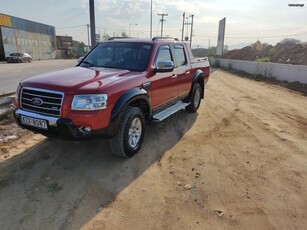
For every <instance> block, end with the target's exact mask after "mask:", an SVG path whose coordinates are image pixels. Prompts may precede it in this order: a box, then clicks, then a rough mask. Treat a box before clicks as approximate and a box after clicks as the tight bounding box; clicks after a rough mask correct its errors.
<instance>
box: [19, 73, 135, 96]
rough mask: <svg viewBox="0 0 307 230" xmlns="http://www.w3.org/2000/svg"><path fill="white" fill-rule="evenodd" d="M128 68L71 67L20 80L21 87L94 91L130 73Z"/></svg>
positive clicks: (73, 91)
mask: <svg viewBox="0 0 307 230" xmlns="http://www.w3.org/2000/svg"><path fill="white" fill-rule="evenodd" d="M131 74H132V72H131V71H129V70H121V69H110V68H84V67H73V68H69V69H64V70H60V71H56V72H51V73H46V74H40V75H37V76H34V77H31V78H28V79H26V80H24V81H23V82H22V86H23V87H33V88H42V89H51V90H56V91H61V92H64V93H65V94H76V93H80V92H81V93H95V92H96V91H97V89H98V88H101V87H102V86H105V85H108V84H110V83H113V82H115V81H118V80H120V79H122V77H124V76H127V75H131Z"/></svg>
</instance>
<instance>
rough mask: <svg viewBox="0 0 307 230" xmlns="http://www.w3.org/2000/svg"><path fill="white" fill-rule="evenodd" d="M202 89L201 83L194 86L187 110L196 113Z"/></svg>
mask: <svg viewBox="0 0 307 230" xmlns="http://www.w3.org/2000/svg"><path fill="white" fill-rule="evenodd" d="M201 97H202V90H201V86H200V84H199V83H196V84H195V86H194V87H193V91H192V95H191V99H190V100H191V104H190V105H188V106H187V107H186V109H187V111H189V112H191V113H195V112H196V111H197V110H198V108H199V106H200V102H201Z"/></svg>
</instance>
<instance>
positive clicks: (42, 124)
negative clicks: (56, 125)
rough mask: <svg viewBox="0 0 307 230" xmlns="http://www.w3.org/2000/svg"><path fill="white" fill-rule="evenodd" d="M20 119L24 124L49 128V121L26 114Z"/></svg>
mask: <svg viewBox="0 0 307 230" xmlns="http://www.w3.org/2000/svg"><path fill="white" fill-rule="evenodd" d="M20 120H21V123H22V124H24V125H30V126H34V127H37V128H40V129H47V122H46V121H45V120H41V119H37V118H33V117H25V116H21V118H20Z"/></svg>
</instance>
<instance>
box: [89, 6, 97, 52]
mask: <svg viewBox="0 0 307 230" xmlns="http://www.w3.org/2000/svg"><path fill="white" fill-rule="evenodd" d="M89 2H90V24H91V48H92V49H93V48H94V46H95V45H96V28H95V6H94V0H89Z"/></svg>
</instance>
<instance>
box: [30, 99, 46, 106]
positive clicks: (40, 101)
mask: <svg viewBox="0 0 307 230" xmlns="http://www.w3.org/2000/svg"><path fill="white" fill-rule="evenodd" d="M31 101H32V104H34V105H42V104H43V103H44V101H43V100H42V99H40V98H38V97H34V98H32V100H31Z"/></svg>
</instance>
